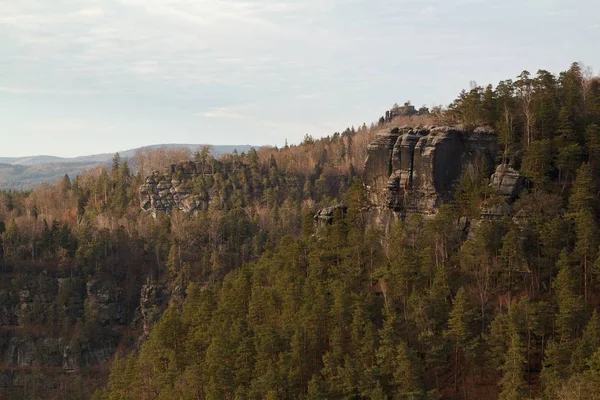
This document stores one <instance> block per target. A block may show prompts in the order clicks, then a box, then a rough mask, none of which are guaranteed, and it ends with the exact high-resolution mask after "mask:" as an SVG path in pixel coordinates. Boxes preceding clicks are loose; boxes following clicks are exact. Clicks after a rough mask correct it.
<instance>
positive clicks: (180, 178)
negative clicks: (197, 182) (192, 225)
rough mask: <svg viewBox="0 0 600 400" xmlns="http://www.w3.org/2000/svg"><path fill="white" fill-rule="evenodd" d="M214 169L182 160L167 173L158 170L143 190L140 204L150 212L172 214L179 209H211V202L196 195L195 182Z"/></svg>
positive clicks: (141, 188)
mask: <svg viewBox="0 0 600 400" xmlns="http://www.w3.org/2000/svg"><path fill="white" fill-rule="evenodd" d="M213 171H214V166H213V168H212V169H208V168H206V166H205V165H204V164H202V163H195V162H192V161H182V162H180V163H179V164H173V165H171V167H170V168H168V169H167V170H165V171H162V172H159V171H154V172H153V173H152V175H150V176H148V177H147V178H146V183H145V184H144V185H142V186H141V187H140V204H141V207H142V209H144V210H146V211H152V212H153V213H156V212H157V211H167V212H169V211H171V210H173V209H179V210H182V211H185V212H193V211H197V210H203V209H206V207H208V199H207V198H205V197H202V196H201V195H199V194H194V193H192V180H193V179H194V178H195V177H198V176H201V175H204V174H207V175H209V174H210V175H212V172H213Z"/></svg>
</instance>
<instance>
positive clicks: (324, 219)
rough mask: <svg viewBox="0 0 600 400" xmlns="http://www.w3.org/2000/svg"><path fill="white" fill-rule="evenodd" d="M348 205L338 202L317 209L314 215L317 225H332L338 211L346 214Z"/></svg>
mask: <svg viewBox="0 0 600 400" xmlns="http://www.w3.org/2000/svg"><path fill="white" fill-rule="evenodd" d="M347 211H348V207H347V206H346V205H345V204H337V205H335V206H331V207H325V208H322V209H320V210H319V211H317V213H316V214H315V216H314V220H315V226H316V227H317V228H318V227H322V226H325V225H331V224H332V223H333V218H334V215H335V213H336V212H339V213H341V214H346V212H347Z"/></svg>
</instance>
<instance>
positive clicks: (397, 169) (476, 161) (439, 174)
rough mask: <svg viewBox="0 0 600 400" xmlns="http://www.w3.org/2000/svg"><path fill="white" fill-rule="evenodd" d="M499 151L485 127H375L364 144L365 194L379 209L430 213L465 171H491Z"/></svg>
mask: <svg viewBox="0 0 600 400" xmlns="http://www.w3.org/2000/svg"><path fill="white" fill-rule="evenodd" d="M498 150H499V148H498V144H497V138H496V134H495V132H494V131H493V130H492V129H490V128H487V127H479V128H476V129H474V130H473V131H469V130H466V129H463V128H461V127H424V128H411V127H401V128H398V127H396V128H392V129H388V130H385V131H382V132H379V133H378V134H377V136H376V137H375V139H374V140H373V141H372V142H371V143H370V144H369V146H368V148H367V153H368V156H367V160H366V163H365V170H364V177H363V181H364V184H365V188H366V190H367V197H368V199H369V201H370V204H371V206H372V207H374V208H375V209H378V210H379V211H380V213H384V214H385V213H387V214H389V212H392V213H394V214H395V215H399V216H402V215H404V214H406V213H419V214H425V215H427V214H433V213H435V212H436V210H437V208H438V207H439V206H440V205H441V204H443V203H445V202H448V201H450V200H452V198H453V194H454V186H455V184H456V182H457V180H458V178H459V177H460V176H461V174H462V173H463V172H464V171H468V170H475V169H477V170H481V169H484V172H485V173H491V170H492V168H493V165H494V159H495V156H496V154H497V153H498ZM508 185H509V179H507V180H506V186H508Z"/></svg>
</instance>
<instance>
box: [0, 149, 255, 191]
mask: <svg viewBox="0 0 600 400" xmlns="http://www.w3.org/2000/svg"><path fill="white" fill-rule="evenodd" d="M202 146H205V145H203V144H174V143H169V144H157V145H152V146H144V147H139V148H136V149H130V150H125V151H119V155H120V156H121V158H123V159H127V158H131V157H133V156H134V155H135V153H136V152H137V151H138V150H142V149H157V148H161V147H166V148H181V147H184V148H186V147H187V148H189V149H190V150H191V151H196V149H198V148H200V147H202ZM252 147H258V146H250V145H211V146H210V148H211V152H212V153H213V155H214V156H215V157H218V156H219V155H221V154H227V153H231V152H233V151H234V150H237V151H238V152H239V153H241V152H244V151H245V152H247V151H248V150H250V149H251V148H252ZM114 154H115V153H104V154H93V155H89V156H80V157H73V158H63V157H55V156H46V155H40V156H30V157H0V190H6V189H18V190H26V189H31V188H33V187H34V186H37V185H39V184H40V183H42V182H49V183H54V182H56V181H57V180H58V179H60V178H62V177H63V176H64V175H65V174H68V175H69V176H70V177H71V178H73V177H75V176H77V175H79V174H80V173H82V172H83V171H85V170H88V169H92V168H96V167H98V166H103V167H109V166H110V165H111V162H112V159H113V156H114Z"/></svg>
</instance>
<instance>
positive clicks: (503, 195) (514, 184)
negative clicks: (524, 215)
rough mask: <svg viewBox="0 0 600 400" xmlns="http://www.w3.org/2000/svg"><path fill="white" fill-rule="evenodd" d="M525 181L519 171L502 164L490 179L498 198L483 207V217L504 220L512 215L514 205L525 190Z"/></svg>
mask: <svg viewBox="0 0 600 400" xmlns="http://www.w3.org/2000/svg"><path fill="white" fill-rule="evenodd" d="M524 185H525V179H524V178H523V177H522V176H521V174H519V172H518V171H517V170H515V169H514V168H512V167H510V166H508V165H507V164H500V165H498V166H497V167H496V171H494V173H493V174H492V176H491V177H490V187H492V188H494V189H496V191H497V194H498V196H496V197H492V198H490V199H488V200H486V201H485V202H484V204H482V206H481V216H482V217H485V218H502V217H505V216H509V215H512V211H513V207H512V204H513V202H514V201H515V199H516V198H517V197H518V196H519V194H520V193H521V190H523V187H524Z"/></svg>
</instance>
